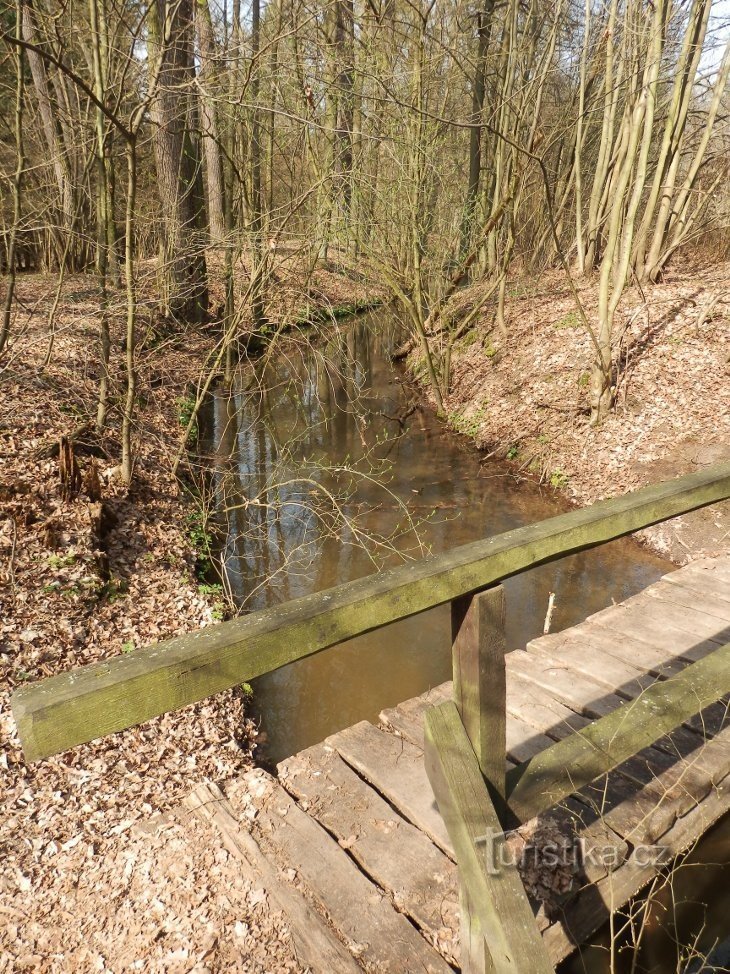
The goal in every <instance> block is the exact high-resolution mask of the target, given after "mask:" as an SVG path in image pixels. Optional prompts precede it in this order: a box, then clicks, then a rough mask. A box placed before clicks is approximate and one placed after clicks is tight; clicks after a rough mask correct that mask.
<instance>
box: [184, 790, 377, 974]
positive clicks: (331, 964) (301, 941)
mask: <svg viewBox="0 0 730 974" xmlns="http://www.w3.org/2000/svg"><path fill="white" fill-rule="evenodd" d="M183 805H184V807H185V808H186V809H187V810H188V811H189V812H191V813H192V814H193V815H195V816H196V817H197V818H200V819H201V820H202V821H204V822H206V823H207V824H208V825H210V826H211V827H212V828H214V829H215V830H216V831H217V832H218V833H219V834H220V836H221V839H222V841H223V845H224V846H225V847H226V849H227V850H228V852H230V854H231V855H232V856H233V857H234V858H235V859H237V860H238V861H239V862H243V863H245V864H246V865H247V866H248V867H249V868H250V869H251V870H253V874H254V876H256V877H257V879H258V881H260V882H261V883H263V885H264V887H265V889H266V891H267V893H268V894H269V896H270V897H271V899H272V900H273V901H274V903H275V904H276V905H277V906H278V908H279V909H280V910H282V912H283V913H284V915H285V916H286V918H287V921H288V923H289V924H290V926H291V932H292V938H293V940H294V944H295V946H296V951H297V956H298V957H299V959H300V960H301V961H302V963H303V965H304V966H305V967H307V968H309V969H310V970H311V971H313V972H319V971H321V972H322V974H330V972H331V971H342V972H343V974H361V972H362V968H361V967H360V965H359V964H358V963H357V962H356V961H355V958H354V957H353V956H352V954H351V953H350V952H349V951H348V950H347V948H346V947H345V945H344V944H343V943H341V942H340V940H339V939H338V938H337V936H336V935H335V933H334V931H333V930H332V929H331V927H329V926H328V925H327V923H326V922H325V921H324V920H323V918H322V917H321V916H320V915H319V914H318V913H317V912H316V910H313V909H312V907H311V906H310V905H309V904H308V903H307V901H306V899H305V898H304V896H303V895H302V894H301V893H300V892H299V890H296V889H294V888H292V887H291V886H290V885H289V884H288V883H287V882H286V881H285V880H284V879H283V878H282V876H281V874H280V873H279V872H278V871H277V870H276V869H275V868H274V867H273V866H272V865H271V863H270V862H269V860H268V859H267V858H266V856H265V855H264V854H263V853H262V852H261V849H260V847H259V845H258V843H257V842H256V840H255V839H254V838H253V836H252V835H251V834H250V833H249V832H248V830H247V829H245V828H242V827H241V824H240V822H239V821H238V819H237V817H236V815H235V813H234V811H233V809H232V807H231V805H230V803H229V801H228V800H227V798H226V796H225V795H224V794H223V792H222V791H221V790H220V788H219V787H218V785H216V784H213V783H212V782H205V783H201V784H199V785H197V787H196V788H195V790H194V791H193V792H192V794H191V795H189V796H188V797H187V798H186V799H185V800H184V802H183Z"/></svg>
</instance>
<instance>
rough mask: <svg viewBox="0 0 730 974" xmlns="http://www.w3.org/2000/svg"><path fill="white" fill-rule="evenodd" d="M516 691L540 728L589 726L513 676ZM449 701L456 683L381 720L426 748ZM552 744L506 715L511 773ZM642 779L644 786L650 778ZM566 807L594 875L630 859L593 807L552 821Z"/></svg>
mask: <svg viewBox="0 0 730 974" xmlns="http://www.w3.org/2000/svg"><path fill="white" fill-rule="evenodd" d="M511 689H512V690H514V691H516V693H517V696H518V698H519V704H518V709H519V710H520V712H524V711H523V709H522V708H526V710H527V712H528V713H529V716H530V717H531V718H532V719H533V720H534V722H535V724H536V725H537V726H544V725H546V724H554V723H555V721H556V720H557V721H558V722H559V723H560V724H561V729H562V731H563V734H562V736H565V735H566V734H572V733H573V725H574V726H576V727H584V726H586V724H588V720H587V719H586V718H585V717H579V716H578V715H577V714H575V713H573V711H571V710H568V709H567V708H565V707H562V705H561V704H558V703H557V702H556V701H552V700H550V699H549V698H548V701H547V702H548V703H550V706H551V709H550V710H549V711H548V710H547V708H546V706H545V702H544V700H543V699H542V698H541V697H539V696H537V695H536V694H537V693H539V688H537V687H534V686H533V685H532V684H529V683H525V684H523V685H521V684H520V683H519V681H518V680H517V679H516V678H515V676H514V674H513V675H512V679H511ZM450 699H451V683H450V682H449V683H444V684H442V685H441V686H440V687H436V688H434V689H433V690H430V691H428V693H425V694H422V695H421V696H420V697H414V698H412V699H411V700H406V701H404V703H402V704H400V705H399V706H398V707H394V708H392V709H389V710H387V711H383V713H382V714H381V719H383V720H384V721H387V722H388V725H389V726H390V727H392V728H393V729H395V730H397V732H398V733H399V734H401V735H402V736H403V737H404V738H405V739H406V740H408V741H410V742H411V743H413V744H416V745H417V747H419V748H423V745H424V730H423V722H424V713H425V711H426V710H427V709H428V708H429V707H431V706H433V705H434V704H436V703H443V702H444V701H446V700H450ZM510 700H513V697H512V696H511V695H510V696H508V705H509V702H510ZM513 702H514V701H513ZM564 715H565V716H564ZM563 721H564V722H563ZM552 744H553V739H551V738H549V737H547V736H546V735H544V734H542V733H540V732H539V731H538V730H536V729H535V726H531V725H528V724H527V723H526V722H525V721H523V720H521V719H520V718H517V717H514V716H513V715H512V714H508V715H507V751H508V755H509V756H511V757H512V758H514V759H515V761H514V762H513V761H510V760H508V761H507V765H506V766H507V769H509V768H512V767H514V764H515V762H517V761H520V760H528V759H529V757H531V756H532V754H535V753H539V752H540V751H541V750H544V749H545V748H547V747H550V746H551V745H552ZM519 754H524V757H518V755H519ZM657 757H662V755H661V754H659V755H657ZM666 760H667V761H669V760H670V759H669V758H668V757H666ZM641 780H642V781H645V780H646V778H642V779H641ZM634 790H635V788H634ZM586 801H587V800H586ZM565 807H569V808H571V809H572V810H573V816H572V817H574V818H578V820H579V821H580V823H581V840H582V842H583V844H584V848H585V849H586V852H587V855H588V874H589V876H591V877H593V878H600V877H601V876H604V875H605V874H606V871H607V868H608V867H607V865H606V863H607V862H608V863H613V864H618V863H620V862H622V861H623V860H624V859H625V857H626V853H627V845H626V842H625V841H624V840H623V839H622V838H621V837H620V836H619V835H618V834H617V833H615V832H613V831H612V830H611V829H610V828H609V827H608V826H607V825H605V824H604V823H603V822H601V821H600V819H599V817H598V814H597V813H594V811H593V808H592V807H591V805H590V803H583V804H580V803H577V802H575V803H571V799H568V800H567V801H566V802H562V803H561V806H560V807H559V808H556V809H552V810H551V811H550V817H555V816H556V815H560V814H561V813H562V811H563V809H564V808H565ZM578 808H579V809H580V815H576V814H575V809H578Z"/></svg>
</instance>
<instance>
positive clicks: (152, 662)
mask: <svg viewBox="0 0 730 974" xmlns="http://www.w3.org/2000/svg"><path fill="white" fill-rule="evenodd" d="M727 497H730V463H725V464H719V465H716V466H714V467H710V468H707V469H706V470H704V471H702V472H701V473H696V474H690V475H689V476H686V477H681V478H679V479H677V480H672V481H667V482H665V483H662V484H658V485H654V486H651V487H645V488H643V489H642V490H638V491H635V492H634V493H631V494H625V495H623V496H621V497H617V498H614V499H612V500H607V501H601V502H599V503H598V504H594V505H593V506H592V507H588V508H583V509H581V510H575V511H570V512H569V513H567V514H560V515H558V516H557V517H553V518H550V519H548V520H545V521H541V522H539V523H537V524H531V525H528V526H526V527H521V528H516V529H515V530H513V531H507V532H506V533H505V534H499V535H495V536H494V537H491V538H486V539H483V540H480V541H475V542H472V543H471V544H467V545H463V546H461V547H459V548H454V549H452V550H451V551H447V552H446V553H444V554H442V555H439V556H437V557H435V558H429V559H424V560H423V561H419V562H417V563H415V564H413V565H407V566H403V567H399V568H395V569H392V570H390V571H385V572H381V573H379V574H377V575H373V576H371V577H369V578H363V579H358V580H357V581H354V582H348V583H345V584H343V585H339V586H337V587H336V588H332V589H329V590H328V591H325V592H318V593H316V594H314V595H308V596H304V597H303V598H299V599H294V600H293V601H291V602H287V603H285V604H284V605H280V606H275V607H273V608H270V609H265V610H263V611H261V612H255V613H252V614H251V615H248V616H245V617H243V618H241V619H234V620H232V621H230V622H224V623H221V624H220V625H217V626H212V627H210V628H208V629H202V630H199V631H197V632H194V633H190V634H189V635H185V636H179V637H177V638H175V639H171V640H169V641H167V642H163V643H159V644H155V645H153V646H150V647H145V648H142V649H139V650H137V651H136V652H134V653H130V654H129V655H120V656H116V657H114V658H112V659H110V660H105V661H103V662H100V663H94V664H91V665H89V666H85V667H81V668H80V669H76V670H71V671H69V672H68V673H62V674H58V675H56V676H52V677H49V678H47V679H45V680H42V681H40V682H38V683H34V684H29V685H27V686H24V687H21V688H19V689H18V690H16V691H15V693H14V694H13V698H12V707H13V714H14V716H15V720H16V723H17V727H18V732H19V734H20V738H21V742H22V744H23V748H24V751H25V755H26V758H27V759H28V760H36V759H39V758H43V757H47V756H49V755H51V754H55V753H58V752H59V751H64V750H66V749H67V748H69V747H73V746H74V745H76V744H82V743H84V742H86V741H91V740H94V739H95V738H98V737H102V736H104V735H105V734H110V733H113V732H114V731H119V730H123V729H124V728H126V727H131V726H132V725H134V724H139V723H141V722H143V721H145V720H148V719H149V718H151V717H156V716H157V715H159V714H162V713H165V712H166V711H168V710H174V709H177V708H179V707H184V706H186V705H187V704H190V703H193V702H195V701H197V700H202V699H204V698H205V697H208V696H210V695H211V694H214V693H218V692H220V691H221V690H225V689H228V688H229V687H232V686H236V685H237V684H240V683H243V682H246V681H248V680H252V679H254V678H255V677H257V676H261V675H262V674H264V673H268V672H271V671H272V670H276V669H278V668H279V667H282V666H285V665H286V664H287V663H292V662H294V661H295V660H298V659H302V658H304V657H306V656H310V655H312V654H313V653H317V652H319V651H320V650H322V649H326V648H328V647H329V646H334V645H336V644H337V643H341V642H343V641H344V640H346V639H350V638H352V637H353V636H357V635H360V634H361V633H365V632H370V631H372V630H373V629H378V628H380V627H381V626H384V625H387V624H388V623H390V622H395V621H396V620H398V619H404V618H406V617H407V616H411V615H415V614H416V613H418V612H423V611H424V610H425V609H430V608H431V607H433V606H436V605H441V604H443V603H445V602H450V601H452V600H453V599H455V598H458V597H459V596H462V595H466V594H467V593H468V592H476V591H479V590H480V589H483V588H487V587H488V586H490V585H493V584H494V583H496V582H499V581H500V580H501V579H503V578H506V577H508V576H509V575H515V574H517V573H518V572H522V571H525V570H526V569H528V568H532V567H534V566H535V565H541V564H544V563H545V562H549V561H553V560H555V559H556V558H560V557H562V556H563V555H568V554H572V553H573V552H576V551H582V550H584V549H586V548H592V547H596V546H597V545H600V544H603V543H605V542H606V541H611V540H613V539H614V538H618V537H621V536H623V535H626V534H631V533H632V532H633V531H637V530H639V529H641V528H645V527H648V526H649V525H651V524H656V523H658V522H660V521H666V520H668V519H669V518H672V517H676V516H677V515H679V514H685V513H687V512H688V511H692V510H695V509H697V508H700V507H705V506H707V505H708V504H712V503H715V502H716V501H720V500H724V499H726V498H727Z"/></svg>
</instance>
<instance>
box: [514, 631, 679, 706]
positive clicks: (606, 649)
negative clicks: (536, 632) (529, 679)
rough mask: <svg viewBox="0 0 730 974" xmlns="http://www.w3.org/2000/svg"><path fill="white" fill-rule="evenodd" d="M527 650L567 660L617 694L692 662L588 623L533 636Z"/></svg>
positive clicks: (640, 685)
mask: <svg viewBox="0 0 730 974" xmlns="http://www.w3.org/2000/svg"><path fill="white" fill-rule="evenodd" d="M526 650H527V652H528V653H533V652H534V653H538V654H543V655H545V656H548V657H551V658H552V659H554V660H558V661H560V662H562V663H567V664H569V665H570V668H571V669H572V670H575V672H577V673H583V674H585V675H586V676H588V677H590V678H591V679H593V680H596V681H597V682H600V683H603V684H604V685H605V686H606V687H608V688H609V689H611V690H615V692H616V693H621V692H622V687H623V686H624V684H627V685H628V686H629V687H630V690H629V691H628V695H629V696H630V697H632V696H635V695H636V693H637V692H639V691H640V690H641V689H642V688H643V687H645V686H651V684H652V683H654V682H655V681H656V679H657V677H659V676H662V677H668V676H673V675H674V674H675V673H679V672H680V671H681V670H683V669H684V667H685V666H687V665H688V663H689V661H688V660H684V659H681V658H677V657H676V656H673V655H672V654H671V650H670V649H666V650H656V649H654V648H653V647H651V646H648V645H647V644H646V643H642V642H641V641H639V640H632V639H631V638H630V637H627V636H623V635H622V636H618V635H616V634H615V633H612V632H610V631H609V630H608V629H602V628H598V627H593V626H590V625H589V624H583V625H580V626H577V627H576V628H575V629H568V630H567V631H566V632H563V633H556V634H555V635H554V636H541V637H540V638H539V639H533V640H532V641H531V642H529V643H528V644H527V647H526Z"/></svg>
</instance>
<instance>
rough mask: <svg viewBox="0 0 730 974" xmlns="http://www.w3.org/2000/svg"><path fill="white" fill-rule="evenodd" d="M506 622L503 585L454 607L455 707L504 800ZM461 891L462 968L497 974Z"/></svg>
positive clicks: (477, 920) (481, 763)
mask: <svg viewBox="0 0 730 974" xmlns="http://www.w3.org/2000/svg"><path fill="white" fill-rule="evenodd" d="M504 618H505V603H504V589H503V588H502V586H501V585H497V586H495V587H494V588H491V589H487V590H486V591H485V592H478V593H476V594H475V595H465V596H462V597H461V598H459V599H454V601H453V602H452V603H451V646H452V648H451V659H452V666H453V673H454V703H455V704H456V707H457V710H458V711H459V716H460V717H461V722H462V724H463V725H464V729H465V731H466V734H467V737H468V738H469V741H470V743H471V746H472V748H473V750H474V754H475V756H476V759H477V762H478V764H479V768H480V770H481V772H482V774H483V775H484V777H485V779H486V780H487V781H489V783H490V785H491V786H492V787H493V788H494V790H495V792H496V793H497V794H498V795H500V796H501V797H502V798H504V796H505V764H506V751H507V738H506V728H505V724H506V682H505V661H504V655H505V638H504ZM460 887H461V888H460V891H459V903H460V912H461V924H460V927H461V969H462V971H464V972H465V974H491V972H492V971H494V965H493V963H492V960H491V956H490V953H489V949H488V948H487V943H486V939H485V936H484V934H485V929H484V923H483V920H482V918H481V917H480V911H479V909H477V908H476V905H475V904H473V903H470V902H469V896H468V893H467V890H466V888H465V884H464V882H463V881H462V882H461V884H460Z"/></svg>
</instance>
